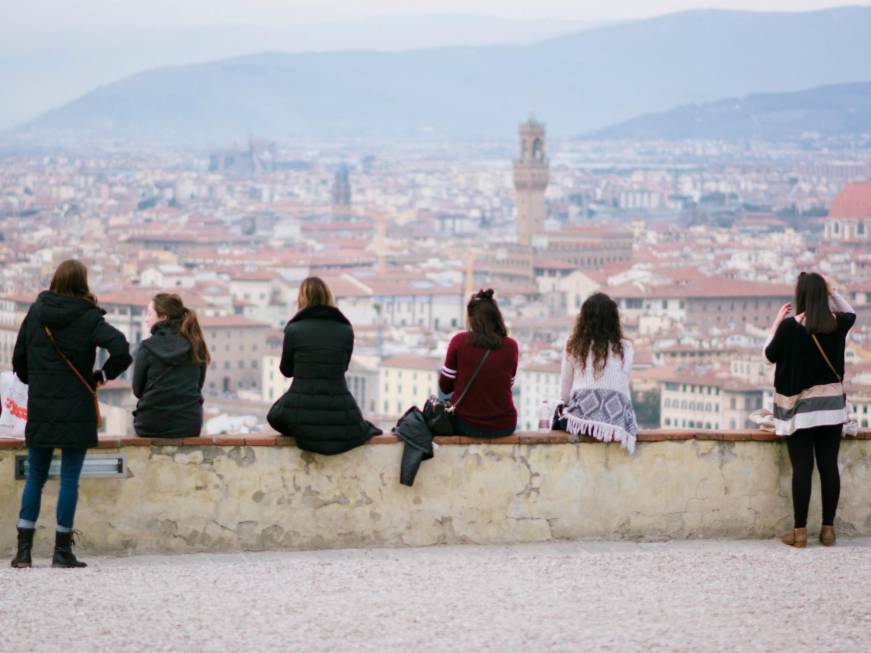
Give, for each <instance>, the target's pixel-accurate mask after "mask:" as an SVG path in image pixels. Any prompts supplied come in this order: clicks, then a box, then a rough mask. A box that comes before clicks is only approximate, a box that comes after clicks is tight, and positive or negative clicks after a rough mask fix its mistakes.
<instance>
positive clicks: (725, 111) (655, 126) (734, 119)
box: [593, 83, 871, 141]
mask: <svg viewBox="0 0 871 653" xmlns="http://www.w3.org/2000/svg"><path fill="white" fill-rule="evenodd" d="M811 134H813V135H820V136H827V137H838V136H856V135H861V134H867V135H871V83H860V84H837V85H833V86H821V87H818V88H812V89H808V90H805V91H798V92H796V93H767V94H764V95H750V96H747V97H744V98H729V99H726V100H719V101H717V102H708V103H705V104H692V105H685V106H682V107H678V108H676V109H672V110H671V111H663V112H661V113H652V114H648V115H644V116H639V117H638V118H634V119H632V120H627V121H626V122H623V123H620V124H618V125H614V126H612V127H607V128H605V129H602V130H600V131H598V132H596V133H595V134H593V136H594V137H596V138H614V139H626V140H655V139H664V140H681V139H693V138H699V139H715V140H727V141H728V140H743V139H752V138H758V139H762V140H768V141H784V140H795V139H799V138H802V137H805V136H807V135H811Z"/></svg>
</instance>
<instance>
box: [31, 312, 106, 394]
mask: <svg viewBox="0 0 871 653" xmlns="http://www.w3.org/2000/svg"><path fill="white" fill-rule="evenodd" d="M42 328H43V329H45V335H47V336H48V339H49V340H50V341H51V344H52V345H53V346H54V349H55V351H56V352H57V353H58V356H60V357H61V359H63V362H64V363H66V364H67V367H69V368H70V369H71V370H72V371H73V374H75V375H76V378H77V379H78V380H79V381H81V382H82V385H83V386H85V389H86V390H87V391H88V394H89V395H91V396H92V397H94V398H95V399H96V398H97V391H96V390H94V388H92V387H91V384H90V383H88V382H87V381H86V380H85V377H84V376H82V373H81V372H79V370H78V368H77V367H76V366H75V365H73V362H72V361H71V360H70V359H69V358H67V355H66V354H65V353H63V352H62V351H61V349H60V347H59V346H58V344H57V341H56V340H55V339H54V334H53V333H52V332H51V329H49V328H48V327H47V326H43V327H42Z"/></svg>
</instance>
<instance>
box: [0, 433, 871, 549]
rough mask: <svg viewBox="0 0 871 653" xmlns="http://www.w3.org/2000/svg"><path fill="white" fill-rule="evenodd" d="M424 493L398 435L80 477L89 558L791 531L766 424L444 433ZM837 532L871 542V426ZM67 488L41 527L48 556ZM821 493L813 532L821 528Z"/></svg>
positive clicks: (777, 455) (123, 444)
mask: <svg viewBox="0 0 871 653" xmlns="http://www.w3.org/2000/svg"><path fill="white" fill-rule="evenodd" d="M436 442H438V443H439V444H440V446H439V448H438V450H437V452H436V456H435V458H434V459H432V460H429V461H426V462H424V463H423V464H422V465H421V468H420V471H419V473H418V476H417V480H416V482H415V485H414V487H411V488H408V487H405V486H402V485H400V484H399V463H400V457H401V454H402V446H403V445H402V444H401V443H399V442H398V441H397V440H396V438H395V437H394V436H392V435H383V436H378V437H376V438H374V439H373V440H372V442H371V444H370V445H366V446H362V447H359V448H357V449H355V450H353V451H350V452H348V453H345V454H342V455H339V456H333V457H325V456H319V455H315V454H310V453H307V452H304V451H301V450H300V449H298V448H297V447H296V446H294V443H293V440H292V439H291V438H283V437H276V436H271V435H265V436H264V435H257V436H239V437H216V438H211V437H206V438H185V439H183V440H151V439H147V438H106V439H103V440H102V441H101V445H100V450H99V451H97V452H96V453H123V454H124V455H125V456H126V458H127V464H128V474H127V478H123V479H91V478H84V479H82V482H81V497H80V503H79V512H78V515H77V520H76V529H77V530H79V531H81V533H82V537H81V550H82V551H83V552H86V553H118V554H124V553H153V552H175V553H181V552H195V551H239V550H256V549H282V548H287V549H311V548H334V547H364V546H412V545H430V544H458V543H490V544H492V543H514V542H537V541H547V540H557V539H624V538H625V539H668V538H675V539H684V538H695V537H728V538H736V537H756V538H767V537H773V536H774V535H776V534H778V533H779V532H780V531H782V530H787V529H788V528H790V526H791V515H792V509H791V502H790V466H789V461H788V458H787V454H786V448H785V446H783V443H782V441H781V440H780V439H779V438H777V437H776V436H774V435H772V434H770V433H762V432H749V431H745V432H728V433H725V432H724V433H721V432H692V431H653V432H645V433H642V434H640V435H639V438H638V447H637V451H636V453H635V455H634V456H628V455H627V454H626V453H625V451H623V450H622V449H621V448H620V447H619V446H618V445H616V444H602V443H598V442H595V441H590V440H588V439H583V441H581V442H571V441H570V440H569V438H568V436H567V434H565V433H519V434H516V435H513V436H510V437H507V438H500V439H498V440H489V441H486V440H480V439H477V438H466V437H445V438H437V439H436ZM21 447H22V444H21V443H19V442H11V441H0V515H2V520H0V522H2V528H0V549H2V550H5V551H11V550H12V547H13V546H14V538H15V528H14V527H15V520H16V516H17V514H18V508H19V499H20V495H21V488H22V485H23V481H20V480H19V481H16V480H14V458H15V456H16V455H22V454H23V453H24V452H23V451H22V449H21ZM841 474H842V492H841V504H840V509H839V513H838V520H837V523H836V527H837V529H838V531H839V533H840V534H842V535H846V536H849V535H863V536H871V498H869V489H871V431H865V432H863V433H861V434H860V436H859V437H858V438H848V439H845V440H844V441H843V444H842V448H841ZM56 493H57V482H56V481H53V480H52V481H49V483H48V485H47V486H46V493H45V497H44V501H43V512H42V515H41V517H40V523H39V527H40V531H39V533H38V535H37V554H39V555H46V554H47V553H48V551H49V546H50V544H51V542H50V540H51V532H52V531H53V529H54V523H55V522H54V507H55V500H56ZM819 496H820V495H819V488H818V487H815V488H814V496H813V500H812V507H811V518H810V524H811V530H814V526H815V525H816V524H818V522H819Z"/></svg>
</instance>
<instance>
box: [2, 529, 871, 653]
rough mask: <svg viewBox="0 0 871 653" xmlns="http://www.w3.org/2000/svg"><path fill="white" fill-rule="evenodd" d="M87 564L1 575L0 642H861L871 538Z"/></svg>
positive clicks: (383, 645)
mask: <svg viewBox="0 0 871 653" xmlns="http://www.w3.org/2000/svg"><path fill="white" fill-rule="evenodd" d="M86 559H87V561H88V562H90V563H91V567H89V568H88V569H86V570H81V571H77V570H53V569H50V568H48V561H47V560H38V561H37V567H35V568H34V569H31V570H14V569H10V568H8V567H6V568H2V569H0V615H2V620H3V621H2V633H0V650H2V651H10V652H15V653H18V652H25V651H27V652H31V651H39V652H41V651H59V652H60V651H63V652H65V653H67V652H74V651H112V652H126V651H136V652H139V651H185V653H196V652H200V651H221V652H223V651H233V652H243V651H270V652H275V651H295V652H299V651H329V652H334V651H379V652H381V651H403V652H404V653H416V652H418V651H451V652H452V653H459V652H461V651H615V652H616V651H619V652H623V651H645V652H655V651H693V652H695V651H741V652H742V653H744V652H751V651H789V652H790V653H798V652H800V651H838V652H842V651H862V652H863V653H867V652H868V651H871V540H852V541H842V542H839V544H838V546H837V547H835V548H833V549H824V548H823V547H821V546H819V545H816V546H810V545H809V548H807V549H805V550H803V551H800V550H793V549H789V548H787V547H785V546H783V545H782V544H779V543H778V542H773V541H768V542H758V541H735V542H730V541H696V542H670V543H655V544H635V543H553V544H541V545H524V546H510V547H508V546H506V547H498V546H463V547H433V548H422V549H377V550H354V551H311V552H282V553H272V552H270V553H249V554H227V555H204V554H201V555H186V556H140V557H133V558H86ZM4 564H5V563H4Z"/></svg>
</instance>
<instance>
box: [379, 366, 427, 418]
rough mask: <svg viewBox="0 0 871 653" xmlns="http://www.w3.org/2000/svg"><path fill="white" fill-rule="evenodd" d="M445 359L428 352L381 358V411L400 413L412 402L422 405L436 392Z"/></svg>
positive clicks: (398, 414)
mask: <svg viewBox="0 0 871 653" xmlns="http://www.w3.org/2000/svg"><path fill="white" fill-rule="evenodd" d="M441 364H442V360H441V359H439V358H429V357H426V356H395V357H392V358H385V359H384V360H382V361H381V379H380V387H381V391H380V397H379V401H380V402H381V406H380V408H381V411H380V412H381V414H383V415H389V416H396V417H399V416H400V415H402V414H403V413H404V412H405V411H406V410H408V408H409V407H411V406H419V407H422V406H423V404H424V403H425V402H426V399H427V397H429V396H430V395H433V394H436V392H437V389H438V379H439V368H440V367H441Z"/></svg>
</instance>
